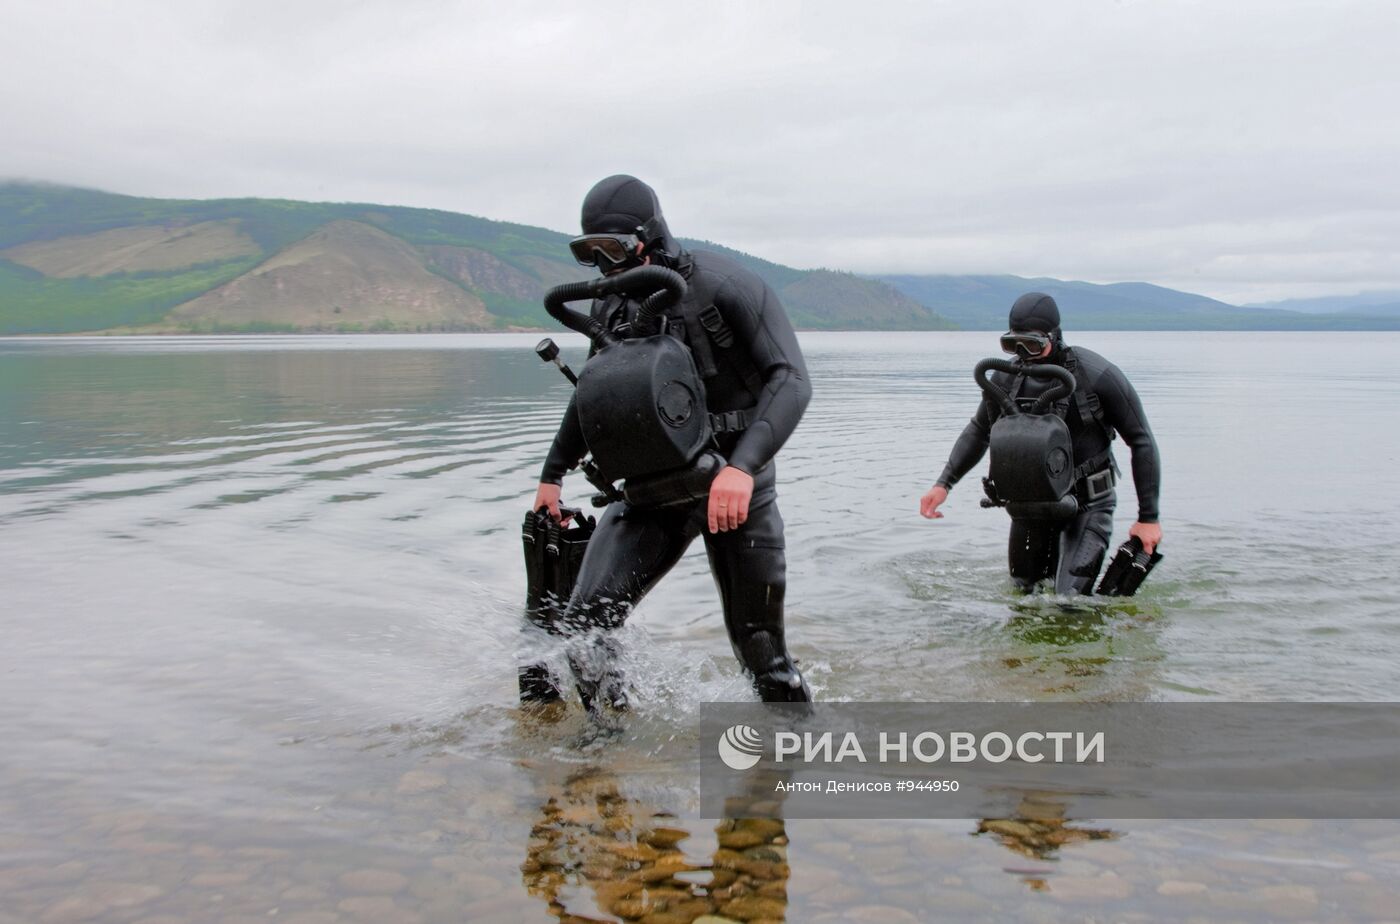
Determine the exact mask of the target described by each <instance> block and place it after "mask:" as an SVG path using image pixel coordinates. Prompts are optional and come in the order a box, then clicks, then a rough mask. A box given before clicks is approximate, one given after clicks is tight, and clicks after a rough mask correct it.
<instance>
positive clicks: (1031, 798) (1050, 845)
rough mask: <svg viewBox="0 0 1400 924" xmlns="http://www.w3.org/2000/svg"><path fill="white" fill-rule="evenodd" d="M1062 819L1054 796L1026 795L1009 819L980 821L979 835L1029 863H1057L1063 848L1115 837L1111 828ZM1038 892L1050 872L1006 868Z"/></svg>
mask: <svg viewBox="0 0 1400 924" xmlns="http://www.w3.org/2000/svg"><path fill="white" fill-rule="evenodd" d="M1072 822H1073V819H1070V818H1066V817H1065V803H1064V802H1063V801H1061V798H1060V797H1059V796H1057V794H1055V793H1048V792H1046V793H1041V792H1030V793H1026V794H1025V795H1024V796H1023V797H1022V799H1021V802H1020V804H1019V805H1017V806H1016V811H1015V813H1014V814H1012V815H1011V816H1010V817H1008V818H983V819H982V820H981V821H979V822H978V823H977V833H978V834H991V835H993V836H994V837H995V838H996V839H997V841H999V842H1000V843H1001V845H1002V846H1003V847H1005V848H1006V849H1007V850H1010V851H1011V852H1013V853H1017V854H1020V855H1021V856H1023V857H1027V858H1029V859H1032V860H1042V861H1047V860H1056V859H1058V854H1059V851H1060V849H1061V848H1062V847H1066V846H1068V845H1071V844H1078V843H1082V842H1084V841H1107V840H1113V839H1114V838H1116V837H1118V836H1119V835H1118V833H1117V832H1115V831H1113V830H1112V829H1110V828H1093V827H1087V826H1075V825H1074V824H1073V823H1072ZM1007 872H1009V873H1014V874H1016V875H1019V876H1021V877H1022V878H1023V880H1024V881H1025V883H1026V884H1027V885H1029V886H1030V887H1031V888H1032V889H1035V890H1037V891H1045V890H1047V889H1049V888H1050V885H1049V882H1050V880H1049V878H1048V877H1049V876H1051V875H1053V873H1054V869H1053V867H1052V868H1038V867H1032V868H1021V869H1017V868H1014V867H1013V868H1008V869H1007Z"/></svg>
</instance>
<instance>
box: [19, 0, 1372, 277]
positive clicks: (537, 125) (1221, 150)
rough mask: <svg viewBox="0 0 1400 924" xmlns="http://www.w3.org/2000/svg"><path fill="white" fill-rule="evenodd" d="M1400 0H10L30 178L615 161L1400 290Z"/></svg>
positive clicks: (379, 192) (545, 177)
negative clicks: (512, 0) (542, 0)
mask: <svg viewBox="0 0 1400 924" xmlns="http://www.w3.org/2000/svg"><path fill="white" fill-rule="evenodd" d="M1397 48H1400V5H1397V4H1396V3H1393V2H1388V0H1374V2H1339V0H1325V2H1316V3H1296V2H1295V3H1289V2H1283V0H1268V2H1239V0H1232V2H1200V3H1191V2H1166V0H1157V2H1149V0H1141V2H1112V0H1055V2H1046V0H1026V2H996V0H981V2H973V0H968V2H960V3H929V2H920V3H878V2H855V0H842V2H832V3H827V2H822V3H816V2H814V3H804V4H798V3H785V2H764V3H733V4H730V3H713V2H707V3H684V4H682V3H672V4H663V3H647V4H638V3H613V4H607V3H591V4H580V3H568V4H564V3H559V4H532V3H517V4H502V3H437V2H416V3H415V2H403V0H398V2H392V3H391V2H379V3H350V2H302V0H279V2H277V3H261V2H258V3H254V2H191V0H179V2H171V0H161V2H148V0H122V2H111V3H98V2H81V3H79V2H62V0H39V2H31V0H4V3H3V5H0V125H3V138H4V142H3V144H0V176H3V177H21V178H34V179H46V180H53V181H56V182H64V183H73V184H78V185H84V186H94V187H99V188H102V189H107V190H112V191H116V192H125V193H133V194H142V195H152V196H175V197H192V198H204V197H220V196H278V197H287V198H296V199H317V200H335V201H341V200H355V201H369V202H381V203H387V204H397V205H415V206H429V207H434V208H443V209H450V210H453V211H462V212H469V213H472V214H477V215H484V216H487V217H489V218H498V219H507V220H511V221H519V222H524V223H527V224H536V225H544V226H546V227H549V228H554V229H557V230H561V231H570V232H572V231H574V229H575V228H576V227H577V222H578V205H579V202H580V200H581V198H582V196H583V194H584V193H585V192H586V191H587V189H588V187H589V186H590V185H591V184H592V183H593V182H594V181H596V180H597V179H599V178H601V177H602V176H604V175H607V174H610V173H619V172H626V173H634V174H636V175H638V176H640V177H642V178H643V179H646V180H647V181H648V182H650V183H651V184H652V185H653V186H655V187H656V188H657V190H658V192H659V193H660V195H661V199H662V203H663V205H664V207H665V210H666V213H667V217H668V218H669V219H670V222H671V225H672V227H673V229H674V230H676V231H677V233H680V234H683V235H685V236H689V237H698V238H707V239H710V240H715V241H720V242H722V243H725V244H728V245H730V246H734V247H738V248H740V249H743V250H747V251H750V252H752V253H755V254H758V255H761V256H764V257H767V258H770V259H774V260H778V261H780V262H784V263H788V264H792V265H794V266H800V267H813V266H829V267H833V268H838V269H849V270H854V271H858V272H886V271H889V272H910V273H964V272H969V273H1013V274H1017V275H1025V276H1033V275H1049V276H1057V277H1061V278H1072V279H1087V280H1090V281H1096V282H1111V281H1122V280H1146V281H1150V282H1156V283H1160V284H1163V285H1169V286H1173V287H1176V288H1183V289H1187V290H1190V291H1196V292H1202V293H1204V294H1207V295H1213V296H1216V297H1218V298H1223V299H1226V300H1229V301H1237V302H1238V301H1250V300H1263V299H1272V298H1286V297H1291V296H1309V295H1320V294H1330V293H1343V292H1353V291H1358V290H1363V289H1375V288H1400V116H1397V112H1400V103H1397V99H1398V98H1400V52H1397Z"/></svg>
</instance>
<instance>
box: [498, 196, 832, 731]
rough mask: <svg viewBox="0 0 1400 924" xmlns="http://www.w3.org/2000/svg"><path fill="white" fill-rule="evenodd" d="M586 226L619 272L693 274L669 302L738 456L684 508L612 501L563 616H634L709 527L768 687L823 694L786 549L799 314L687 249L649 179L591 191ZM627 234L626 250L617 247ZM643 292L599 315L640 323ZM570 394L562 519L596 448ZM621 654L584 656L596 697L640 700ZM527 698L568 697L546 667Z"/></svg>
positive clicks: (800, 381)
mask: <svg viewBox="0 0 1400 924" xmlns="http://www.w3.org/2000/svg"><path fill="white" fill-rule="evenodd" d="M582 223H583V232H584V236H583V237H580V238H577V239H575V240H574V241H573V242H572V243H571V245H570V246H571V249H572V250H573V252H574V255H575V257H576V258H577V259H579V261H580V262H582V263H585V264H587V265H598V266H599V267H600V268H601V269H603V271H604V272H605V273H614V272H621V271H624V270H627V269H630V268H632V267H635V266H639V265H642V264H648V263H649V264H653V265H661V266H665V267H667V268H669V269H672V270H675V271H677V272H679V273H680V274H681V275H682V276H684V277H685V279H686V282H687V283H688V287H687V290H686V294H685V296H684V298H683V299H682V300H681V302H680V304H679V305H677V306H676V307H675V308H673V309H671V310H668V311H667V313H666V323H667V325H668V327H667V328H666V329H667V330H668V331H669V332H671V333H672V334H675V335H677V336H680V337H681V338H682V339H683V340H684V341H685V342H686V344H687V345H688V346H689V347H690V350H691V352H692V354H693V356H694V358H695V360H696V366H697V367H698V368H699V369H700V371H701V374H702V376H703V379H704V386H705V396H706V405H707V406H708V410H709V411H710V412H711V419H712V421H714V426H715V431H716V441H717V443H718V450H719V452H720V453H721V454H722V455H723V456H724V458H725V459H727V460H728V465H727V467H725V468H724V469H723V470H721V471H720V472H719V474H718V475H717V476H715V479H714V481H713V482H711V484H710V488H709V496H708V499H706V500H700V501H695V502H692V503H690V504H687V505H682V506H671V507H653V508H643V507H634V506H632V505H630V504H628V503H627V502H626V501H615V502H614V503H612V504H610V505H609V506H608V507H607V509H606V510H604V511H603V513H602V515H601V516H600V518H599V520H598V526H597V529H596V531H595V532H594V534H593V537H592V539H590V540H589V545H588V550H587V552H586V554H585V556H584V559H583V563H582V565H581V567H580V571H579V575H578V581H577V583H576V584H575V587H574V592H573V595H572V597H571V598H570V600H569V602H568V605H567V607H566V608H565V610H564V612H563V614H562V615H560V616H558V618H557V619H556V620H555V621H554V622H553V623H552V624H551V625H550V626H549V628H550V629H551V630H552V631H554V632H557V633H561V634H571V635H572V634H581V633H586V632H590V631H591V630H595V629H602V630H612V629H616V628H618V627H620V626H621V625H622V623H623V621H624V620H625V619H626V618H627V616H628V614H629V613H630V612H631V610H632V608H633V607H634V606H635V605H636V604H637V602H638V601H639V600H641V598H642V597H643V596H644V595H645V594H646V593H647V591H649V590H650V589H651V588H652V587H653V586H654V585H655V584H656V582H657V581H658V580H660V579H661V577H662V576H663V575H665V574H666V572H667V571H669V570H670V569H671V567H672V566H674V565H675V564H676V562H677V561H679V560H680V557H681V554H682V553H683V552H684V551H685V549H686V547H687V546H688V545H689V544H690V542H691V541H692V540H693V539H695V537H697V536H700V535H703V536H704V539H705V551H706V552H707V553H708V555H709V559H710V570H711V572H712V573H713V575H714V578H715V583H716V584H717V585H718V587H719V592H720V599H721V601H722V603H723V607H724V620H725V627H726V628H727V629H728V632H729V639H730V643H731V645H732V646H733V648H734V654H735V655H736V656H737V657H738V659H739V661H740V663H741V664H742V665H743V666H744V669H745V671H746V672H747V673H748V674H749V675H750V677H751V678H752V680H753V684H754V687H755V689H756V690H757V691H758V694H759V696H761V697H762V698H763V699H764V700H765V701H769V702H807V701H809V700H810V698H811V694H810V693H809V691H808V689H807V684H806V682H805V681H804V680H803V678H802V675H801V673H799V672H798V669H797V667H796V665H795V664H794V663H793V660H792V657H791V656H790V655H789V654H788V650H787V644H786V642H785V640H784V636H783V596H784V591H785V589H786V560H785V558H784V553H783V519H782V516H781V515H780V514H779V513H778V504H777V492H776V490H775V483H776V472H775V467H774V463H773V456H774V455H775V454H776V453H777V452H778V450H779V448H781V447H782V445H783V443H784V441H786V440H787V438H788V436H789V435H790V434H791V433H792V431H793V429H794V428H795V427H796V426H797V422H798V420H799V419H801V417H802V412H803V411H804V410H805V409H806V407H807V402H808V401H809V400H810V398H811V394H812V390H811V386H810V385H809V384H808V381H807V368H806V365H805V363H804V361H803V358H802V352H801V350H800V349H799V348H798V345H797V337H796V335H795V334H794V333H793V329H792V325H791V324H790V323H789V321H788V318H787V315H786V314H785V312H784V311H783V307H782V305H781V304H780V303H779V302H778V298H777V296H776V295H775V294H774V293H773V291H772V289H770V288H769V287H768V286H767V284H765V283H764V282H763V280H761V279H760V278H759V277H758V276H756V275H754V274H753V273H752V272H750V271H749V270H747V269H744V268H743V267H741V266H739V265H738V264H737V263H735V262H734V261H732V260H730V259H728V258H727V257H723V256H721V255H719V254H715V253H710V252H708V251H703V250H697V251H686V250H684V249H682V247H681V246H680V243H679V242H678V241H677V240H676V239H675V238H674V237H672V236H671V232H670V230H669V229H668V228H667V226H666V222H665V219H664V218H663V217H662V214H661V208H660V205H659V203H658V202H657V199H656V194H655V193H654V192H653V191H652V189H651V187H649V186H647V185H646V184H645V183H643V182H642V181H641V180H638V179H636V178H635V177H630V176H612V177H608V178H607V179H604V180H602V181H601V182H599V183H598V184H597V185H596V186H594V187H593V189H592V190H591V191H590V192H589V193H588V196H587V197H586V198H585V199H584V203H583V222H582ZM619 243H621V244H625V245H626V249H625V250H619V249H618V248H617V245H618V244H619ZM636 309H637V305H636V302H635V301H631V300H628V299H625V298H623V297H622V296H618V295H613V296H608V297H607V298H603V299H599V300H596V301H594V303H593V306H592V316H593V317H595V318H600V319H602V320H603V321H604V322H605V324H606V325H607V326H608V327H609V328H610V329H615V328H617V327H618V326H620V325H623V324H626V323H629V322H630V321H631V320H632V318H633V317H634V315H635V312H636ZM587 449H588V447H587V445H586V444H585V441H584V436H583V430H582V428H581V426H580V423H579V419H578V415H577V414H576V412H575V404H574V402H573V401H570V403H569V407H568V410H567V411H565V413H564V420H563V423H562V424H561V425H560V427H559V433H558V435H556V436H555V438H554V444H553V445H552V446H551V447H550V450H549V456H548V458H547V459H546V461H545V464H544V470H543V472H542V473H541V474H540V486H539V490H538V492H537V494H536V496H535V502H534V508H533V509H535V510H539V509H540V508H542V507H543V508H547V509H548V511H549V513H550V515H551V516H553V517H554V518H555V519H559V518H560V510H559V497H560V490H561V488H560V486H561V483H562V481H563V476H564V473H565V472H566V471H568V470H569V469H570V468H572V467H574V466H575V465H577V464H578V463H579V460H580V459H582V458H583V456H584V454H585V453H586V452H587ZM615 654H616V652H615V650H614V648H613V643H612V642H611V641H610V640H609V639H608V637H607V633H606V631H605V632H604V633H601V634H595V636H594V642H593V644H592V646H591V650H588V651H586V652H580V651H578V650H577V649H576V650H575V652H574V653H573V654H572V655H571V657H570V661H571V664H572V666H573V668H574V673H575V676H576V679H577V681H578V687H579V692H580V694H581V696H582V698H583V700H584V705H585V706H587V707H588V708H589V709H590V710H596V709H597V707H598V706H599V705H600V704H601V703H607V704H608V705H611V706H614V707H622V706H625V705H626V695H625V692H624V690H623V688H622V683H621V679H620V678H619V677H618V676H617V675H616V672H615V671H614V670H613V669H612V668H611V667H610V666H609V662H610V661H611V660H612V659H613V657H614V656H615ZM520 696H521V699H522V700H535V701H548V700H553V699H557V698H558V697H559V691H558V688H557V686H556V683H555V681H554V679H553V678H552V677H551V676H550V675H549V672H548V671H547V669H545V668H544V667H543V666H542V665H537V666H533V667H527V668H525V669H524V670H523V671H522V674H521V683H520Z"/></svg>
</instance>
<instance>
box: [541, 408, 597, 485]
mask: <svg viewBox="0 0 1400 924" xmlns="http://www.w3.org/2000/svg"><path fill="white" fill-rule="evenodd" d="M587 453H588V443H587V442H585V440H584V438H583V427H582V425H580V424H579V422H578V412H577V411H576V410H575V409H574V399H573V398H570V399H569V407H568V409H567V410H566V411H564V419H563V421H561V422H560V424H559V432H558V433H556V434H554V443H553V444H552V445H551V446H550V447H549V455H547V456H546V457H545V460H544V468H543V469H542V470H541V471H540V484H563V483H564V473H565V472H567V471H568V470H569V469H571V468H573V467H574V466H575V465H578V464H579V462H580V461H581V460H582V459H583V457H584V456H585V455H586V454H587Z"/></svg>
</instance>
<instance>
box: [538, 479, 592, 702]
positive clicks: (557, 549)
mask: <svg viewBox="0 0 1400 924" xmlns="http://www.w3.org/2000/svg"><path fill="white" fill-rule="evenodd" d="M559 509H560V512H561V513H564V514H567V515H568V516H570V517H572V518H573V524H572V528H570V527H566V526H562V525H561V524H560V523H558V522H557V521H555V520H554V519H553V518H552V517H550V515H549V514H548V513H546V512H545V510H544V508H543V507H541V508H540V509H539V510H532V511H530V512H529V513H527V514H525V523H524V526H523V527H522V529H521V538H522V539H523V540H524V543H525V613H526V616H527V618H528V619H529V621H530V622H531V623H533V624H534V625H536V626H538V627H539V628H542V629H545V630H547V631H553V630H556V629H557V628H558V627H557V625H556V624H557V622H558V619H559V617H560V615H561V614H562V611H563V609H564V606H565V605H566V604H567V603H568V602H569V595H570V594H572V593H573V589H574V582H575V581H576V580H578V571H579V567H580V566H581V565H582V564H583V555H584V552H586V551H587V550H588V540H589V539H591V538H592V537H593V529H594V527H596V526H597V525H598V523H597V521H596V520H595V519H594V518H593V517H584V515H583V511H581V510H574V509H572V508H569V507H560V508H559ZM519 674H520V699H521V701H522V702H526V701H536V702H549V701H552V700H556V699H558V698H559V691H558V689H557V688H556V687H555V685H554V681H553V678H552V677H551V676H550V673H549V668H548V667H546V666H545V665H544V664H522V665H521V666H520V670H519Z"/></svg>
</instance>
